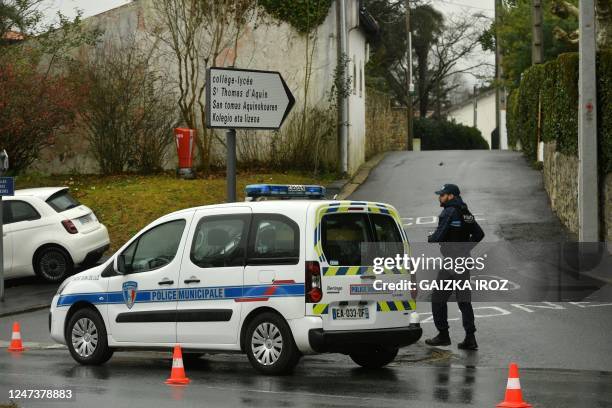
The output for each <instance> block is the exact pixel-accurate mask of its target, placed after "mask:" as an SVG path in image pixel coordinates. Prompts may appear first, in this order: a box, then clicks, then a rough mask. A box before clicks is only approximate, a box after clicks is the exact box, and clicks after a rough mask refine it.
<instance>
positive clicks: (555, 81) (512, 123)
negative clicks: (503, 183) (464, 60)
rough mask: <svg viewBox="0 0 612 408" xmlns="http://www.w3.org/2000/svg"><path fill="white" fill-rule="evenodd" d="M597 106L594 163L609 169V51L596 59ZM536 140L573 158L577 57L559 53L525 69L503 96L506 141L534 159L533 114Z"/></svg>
mask: <svg viewBox="0 0 612 408" xmlns="http://www.w3.org/2000/svg"><path fill="white" fill-rule="evenodd" d="M597 78H598V84H597V100H598V101H597V107H598V121H597V125H598V141H599V165H600V169H601V171H602V173H603V174H607V173H610V172H611V171H612V52H610V51H607V52H600V53H599V55H598V57H597ZM538 107H540V109H541V110H540V115H541V116H540V120H541V132H542V133H541V138H542V140H543V141H545V142H553V141H554V142H556V145H557V150H558V151H560V152H562V153H564V154H567V155H573V156H576V155H577V154H578V54H576V53H567V54H561V55H560V56H559V57H558V58H557V59H556V60H553V61H549V62H547V63H545V64H542V65H535V66H533V67H531V68H529V69H527V70H526V71H525V72H524V73H523V75H522V78H521V83H520V85H519V87H518V88H517V89H514V90H512V92H511V93H510V95H509V97H508V103H507V110H506V114H507V117H506V127H507V129H508V142H509V144H510V145H511V146H516V143H517V141H520V143H521V146H522V148H523V152H524V153H525V155H526V156H527V157H529V158H530V159H531V160H535V159H536V145H537V137H538V136H537V124H538V111H539V108H538Z"/></svg>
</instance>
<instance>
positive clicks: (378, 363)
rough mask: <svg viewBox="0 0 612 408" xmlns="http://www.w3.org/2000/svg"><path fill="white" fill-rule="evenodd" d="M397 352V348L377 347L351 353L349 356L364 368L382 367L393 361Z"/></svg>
mask: <svg viewBox="0 0 612 408" xmlns="http://www.w3.org/2000/svg"><path fill="white" fill-rule="evenodd" d="M397 352H398V349H397V348H383V347H375V348H371V349H368V350H364V351H359V352H353V353H350V354H349V356H350V357H351V360H353V361H354V362H355V363H357V364H359V365H360V366H362V367H364V368H381V367H384V366H386V365H387V364H389V363H390V362H392V361H393V360H394V359H395V357H396V356H397Z"/></svg>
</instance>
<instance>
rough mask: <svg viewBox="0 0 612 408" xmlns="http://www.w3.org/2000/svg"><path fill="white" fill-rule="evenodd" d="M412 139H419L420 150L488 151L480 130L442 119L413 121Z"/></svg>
mask: <svg viewBox="0 0 612 408" xmlns="http://www.w3.org/2000/svg"><path fill="white" fill-rule="evenodd" d="M413 126H414V137H416V138H420V139H421V149H422V150H448V149H460V150H472V149H488V148H489V144H488V143H487V141H486V140H485V139H484V138H483V137H482V134H481V133H480V130H478V129H477V128H473V127H470V126H464V125H461V124H458V123H455V122H449V121H447V120H442V119H429V118H418V119H415V120H414V124H413Z"/></svg>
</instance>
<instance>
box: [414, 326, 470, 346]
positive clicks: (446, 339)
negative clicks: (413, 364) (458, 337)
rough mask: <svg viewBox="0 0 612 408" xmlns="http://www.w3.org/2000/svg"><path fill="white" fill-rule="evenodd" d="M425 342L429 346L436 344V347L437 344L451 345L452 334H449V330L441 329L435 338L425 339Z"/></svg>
mask: <svg viewBox="0 0 612 408" xmlns="http://www.w3.org/2000/svg"><path fill="white" fill-rule="evenodd" d="M474 341H475V340H474ZM425 344H427V345H428V346H434V347H436V346H450V344H451V339H450V336H449V335H448V330H444V331H441V332H440V333H438V335H437V336H436V337H434V338H433V339H427V340H425Z"/></svg>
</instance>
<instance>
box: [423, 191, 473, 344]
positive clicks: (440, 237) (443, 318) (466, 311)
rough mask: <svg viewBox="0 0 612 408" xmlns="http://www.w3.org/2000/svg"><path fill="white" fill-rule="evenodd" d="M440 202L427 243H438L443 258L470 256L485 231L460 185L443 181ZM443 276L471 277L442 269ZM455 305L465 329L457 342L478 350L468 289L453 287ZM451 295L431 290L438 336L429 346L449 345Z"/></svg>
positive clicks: (440, 278) (451, 277) (443, 278)
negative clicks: (463, 337) (463, 335)
mask: <svg viewBox="0 0 612 408" xmlns="http://www.w3.org/2000/svg"><path fill="white" fill-rule="evenodd" d="M436 194H437V195H438V199H439V201H440V207H443V208H444V210H443V211H442V213H441V214H440V217H439V219H438V228H437V229H436V231H435V232H434V233H433V234H431V235H430V236H429V238H428V241H429V242H439V243H440V246H441V248H440V249H441V252H442V255H443V256H444V257H452V258H457V257H466V256H470V250H471V249H472V248H473V247H474V246H475V245H476V243H478V242H480V241H481V240H482V239H483V238H484V232H483V231H482V228H480V226H479V225H478V223H477V222H476V220H475V219H474V216H473V215H472V214H471V213H470V211H469V209H468V207H467V205H466V204H465V203H464V202H463V200H462V198H461V192H460V191H459V187H457V186H456V185H455V184H445V185H444V186H443V187H442V189H440V190H439V191H436ZM445 279H454V280H462V279H468V280H469V279H470V276H469V270H468V271H465V272H464V273H462V274H458V273H455V271H454V270H444V269H443V270H441V271H440V272H439V274H438V280H445ZM454 292H455V295H456V298H457V304H458V306H459V309H460V310H461V316H462V321H463V328H464V329H465V340H463V341H462V342H461V343H459V344H458V347H459V348H460V349H463V350H477V349H478V343H476V336H475V335H474V333H475V332H476V326H475V325H474V310H473V309H472V303H471V291H470V290H469V289H465V290H455V291H454ZM452 294H453V291H452V290H434V291H433V292H432V296H431V309H432V313H433V318H434V323H435V325H436V328H437V329H438V332H439V333H438V335H437V336H436V337H434V338H431V339H427V340H425V343H426V344H428V345H430V346H450V344H451V340H450V336H449V335H448V307H447V302H448V299H449V297H450V296H451V295H452Z"/></svg>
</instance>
